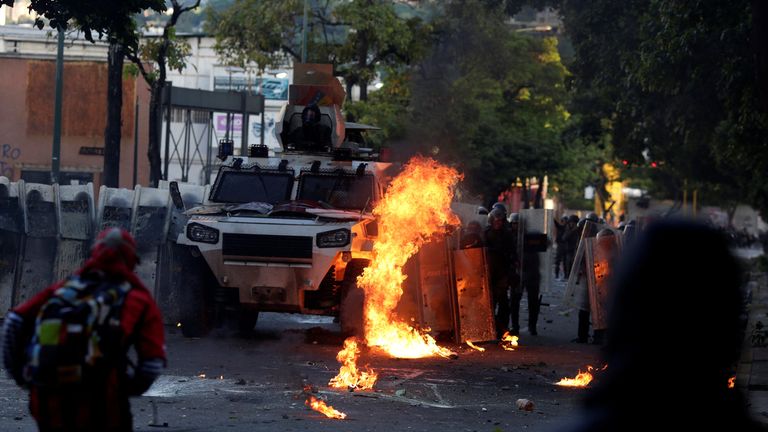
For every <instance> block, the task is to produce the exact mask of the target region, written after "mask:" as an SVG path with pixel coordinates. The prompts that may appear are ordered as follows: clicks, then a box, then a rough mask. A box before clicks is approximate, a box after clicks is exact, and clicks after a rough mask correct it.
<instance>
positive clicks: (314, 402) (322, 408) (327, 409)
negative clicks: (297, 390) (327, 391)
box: [304, 395, 347, 420]
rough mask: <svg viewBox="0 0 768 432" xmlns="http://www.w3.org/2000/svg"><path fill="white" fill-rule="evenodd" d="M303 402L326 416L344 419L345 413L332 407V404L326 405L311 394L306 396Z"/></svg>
mask: <svg viewBox="0 0 768 432" xmlns="http://www.w3.org/2000/svg"><path fill="white" fill-rule="evenodd" d="M304 404H305V405H307V406H308V407H310V408H312V409H313V410H315V411H317V412H319V413H321V414H323V415H324V416H326V417H328V418H333V419H339V420H344V419H345V418H347V415H346V414H344V413H343V412H341V411H338V410H336V409H334V408H333V407H332V406H330V405H327V404H326V403H325V402H324V401H323V400H321V399H318V398H316V397H314V396H312V395H308V396H307V400H306V401H304Z"/></svg>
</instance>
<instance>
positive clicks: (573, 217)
mask: <svg viewBox="0 0 768 432" xmlns="http://www.w3.org/2000/svg"><path fill="white" fill-rule="evenodd" d="M568 222H573V223H579V217H578V216H576V215H575V214H572V215H570V216H568Z"/></svg>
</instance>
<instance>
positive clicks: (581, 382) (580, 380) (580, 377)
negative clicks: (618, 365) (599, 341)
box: [555, 365, 608, 387]
mask: <svg viewBox="0 0 768 432" xmlns="http://www.w3.org/2000/svg"><path fill="white" fill-rule="evenodd" d="M606 368H608V365H605V366H603V367H602V368H600V369H597V368H594V367H592V366H590V365H587V370H586V371H585V372H582V371H581V369H579V373H578V374H577V375H576V376H575V377H573V378H563V379H561V380H560V381H558V382H556V383H555V384H556V385H559V386H563V387H586V386H588V385H589V383H591V382H592V380H593V379H594V376H593V375H592V372H602V371H604V370H605V369H606Z"/></svg>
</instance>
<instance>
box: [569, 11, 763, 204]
mask: <svg viewBox="0 0 768 432" xmlns="http://www.w3.org/2000/svg"><path fill="white" fill-rule="evenodd" d="M759 3H760V2H751V1H749V0H737V1H735V2H729V3H727V4H721V3H718V2H706V1H694V2H682V1H675V0H630V1H626V2H621V3H617V2H612V1H609V0H599V1H583V0H579V1H568V2H563V3H562V9H561V12H562V15H563V17H564V21H565V25H566V28H567V31H568V34H569V35H570V37H571V39H572V41H573V44H574V48H575V50H576V61H575V63H574V65H573V66H572V71H573V73H574V76H575V79H574V86H575V88H576V91H577V94H578V96H577V97H576V98H575V100H576V102H577V103H581V104H582V106H581V107H580V109H579V112H583V113H591V115H585V116H584V117H583V118H582V119H583V120H584V121H583V123H582V126H583V129H582V132H583V136H584V137H589V136H592V137H599V136H606V135H610V137H611V141H612V144H613V147H614V149H615V151H616V154H617V156H619V157H620V158H622V159H627V160H628V161H630V162H631V163H636V164H644V163H646V164H647V163H651V162H653V163H655V164H656V165H657V166H658V169H657V170H656V172H655V173H654V176H653V177H654V178H655V179H656V185H657V187H658V189H659V190H663V191H664V192H665V195H666V196H675V195H677V196H679V195H680V191H681V189H682V187H683V185H684V184H686V183H687V184H688V185H693V186H694V187H697V188H699V189H700V190H701V191H702V192H703V193H702V194H701V195H702V198H703V199H704V200H705V201H709V202H713V203H720V204H726V205H728V204H730V203H733V202H735V201H748V202H751V203H752V204H753V205H754V206H756V207H757V208H759V209H761V210H762V211H763V213H764V214H765V211H766V210H768V182H766V181H764V180H762V178H761V177H760V176H755V173H762V172H764V171H765V170H766V169H767V168H768V114H767V112H766V111H768V110H766V103H765V97H766V95H765V88H766V83H765V78H766V73H765V72H766V66H765V64H766V63H765V61H766V60H765V59H766V55H765V48H764V45H765V44H764V43H762V42H764V41H760V42H758V41H757V40H752V38H753V37H754V36H757V35H760V34H764V33H761V32H764V23H765V21H766V10H765V9H766V8H765V7H764V6H763V5H760V4H759ZM761 25H762V27H761ZM761 29H762V30H761ZM761 95H762V98H761ZM595 139H598V138H595Z"/></svg>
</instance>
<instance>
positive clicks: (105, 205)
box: [96, 186, 135, 232]
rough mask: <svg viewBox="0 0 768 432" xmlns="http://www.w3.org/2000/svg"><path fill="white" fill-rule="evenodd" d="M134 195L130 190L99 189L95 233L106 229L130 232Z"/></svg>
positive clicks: (103, 187)
mask: <svg viewBox="0 0 768 432" xmlns="http://www.w3.org/2000/svg"><path fill="white" fill-rule="evenodd" d="M134 199H135V194H134V191H133V190H131V189H115V188H108V187H106V186H102V187H101V189H99V205H98V211H97V213H96V232H100V231H102V230H104V229H106V228H114V227H117V228H122V229H124V230H126V231H130V230H131V221H132V220H133V208H134V202H133V201H134Z"/></svg>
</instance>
